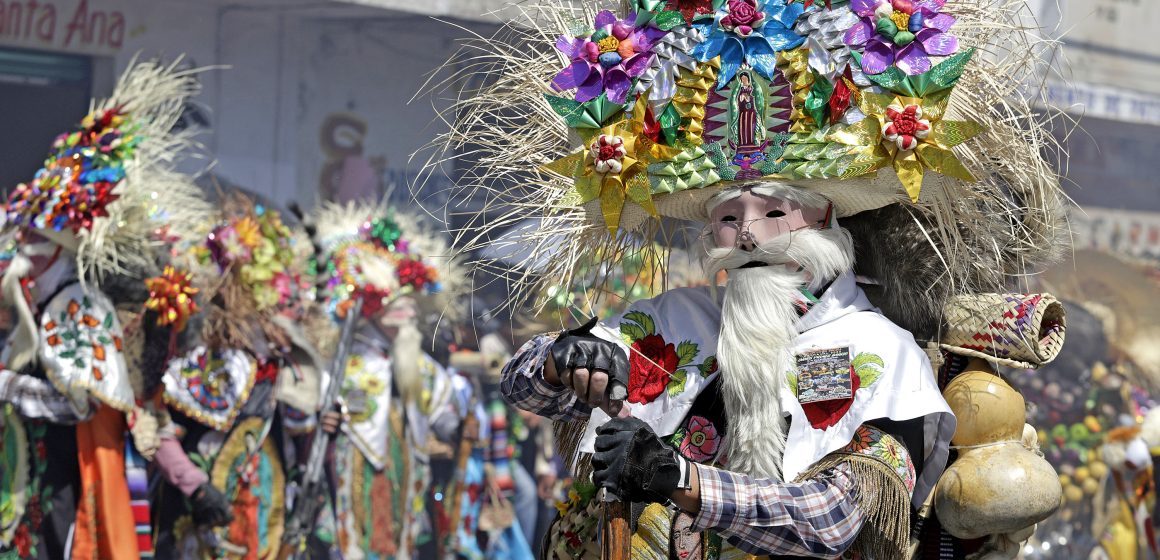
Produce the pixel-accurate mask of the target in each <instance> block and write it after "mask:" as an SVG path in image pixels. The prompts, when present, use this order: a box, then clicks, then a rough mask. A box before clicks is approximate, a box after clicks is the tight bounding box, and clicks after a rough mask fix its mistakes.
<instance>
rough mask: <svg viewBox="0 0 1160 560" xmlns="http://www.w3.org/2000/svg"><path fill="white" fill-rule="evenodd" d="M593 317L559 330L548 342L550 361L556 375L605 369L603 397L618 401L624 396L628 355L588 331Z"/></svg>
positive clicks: (626, 394) (590, 329)
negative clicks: (549, 342)
mask: <svg viewBox="0 0 1160 560" xmlns="http://www.w3.org/2000/svg"><path fill="white" fill-rule="evenodd" d="M597 319H598V318H597V317H593V318H592V319H591V320H589V321H588V322H587V323H585V324H584V325H583V326H581V327H579V328H576V329H572V330H570V331H564V332H563V333H561V334H560V336H559V338H557V339H556V342H554V343H552V361H553V362H555V364H556V371H557V372H558V373H559V374H560V375H563V374H564V372H566V371H568V370H571V369H576V368H585V369H588V370H589V371H592V370H600V371H605V372H608V387H607V388H606V389H605V390H604V397H605V400H606V401H622V400H624V399H625V398H627V397H628V355H627V354H625V353H624V350H621V349H620V347H619V346H617V345H616V344H615V343H612V342H609V341H607V340H604V339H603V338H599V337H597V336H596V335H594V334H592V328H593V327H595V326H596V321H597Z"/></svg>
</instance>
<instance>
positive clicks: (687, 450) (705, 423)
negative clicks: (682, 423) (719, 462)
mask: <svg viewBox="0 0 1160 560" xmlns="http://www.w3.org/2000/svg"><path fill="white" fill-rule="evenodd" d="M720 442H721V438H720V436H718V435H717V427H716V426H714V425H713V423H712V422H710V421H709V420H708V419H707V418H705V417H702V416H693V417H692V418H690V419H689V433H688V434H686V435H685V439H684V441H682V442H681V455H684V456H685V457H688V458H689V459H690V460H692V461H697V462H701V461H708V460H709V459H712V458H713V456H714V454H716V453H717V446H718V444H720Z"/></svg>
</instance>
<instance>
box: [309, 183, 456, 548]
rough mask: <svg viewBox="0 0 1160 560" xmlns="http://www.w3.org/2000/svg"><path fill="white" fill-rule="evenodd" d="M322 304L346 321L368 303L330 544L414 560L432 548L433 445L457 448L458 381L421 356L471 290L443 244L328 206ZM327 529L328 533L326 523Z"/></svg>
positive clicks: (371, 213) (356, 351) (378, 211)
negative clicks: (462, 293)
mask: <svg viewBox="0 0 1160 560" xmlns="http://www.w3.org/2000/svg"><path fill="white" fill-rule="evenodd" d="M311 221H312V222H313V223H314V224H315V227H316V229H317V239H316V242H317V244H318V245H319V246H320V248H321V251H322V254H323V262H322V264H321V265H320V274H322V275H323V280H324V284H325V287H324V288H322V292H321V294H320V296H321V304H322V305H323V306H325V308H326V309H327V310H328V311H329V312H330V313H331V315H332V316H333V317H334V318H335V320H336V321H340V322H341V321H342V320H344V319H345V318H346V314H347V312H348V310H349V309H350V306H351V305H352V304H353V302H354V301H355V299H361V300H362V301H363V306H362V318H361V320H360V322H359V324H358V326H357V328H356V330H355V335H354V340H353V341H352V342H351V347H350V355H349V358H348V360H347V365H346V372H345V378H344V380H343V386H342V390H341V395H342V409H343V422H342V426H341V433H340V434H339V435H338V437H337V439H336V442H335V450H334V457H335V463H334V465H333V469H334V471H333V481H334V486H333V487H334V488H335V496H334V503H333V520H334V527H333V535H332V536H331V537H330V538H329V539H328V540H330V541H332V542H333V543H334V546H335V547H337V549H338V551H339V552H341V553H342V554H343V556H344V557H346V558H370V559H382V558H410V557H416V555H417V549H418V547H419V546H420V545H422V544H423V543H424V542H426V539H429V538H431V527H432V525H431V521H430V517H429V515H428V513H427V508H426V501H427V491H428V488H429V486H430V465H429V461H428V454H427V446H428V440H429V438H431V437H436V438H438V439H440V440H443V441H451V440H452V439H453V436H454V433H455V431H456V429H457V428H458V426H459V420H460V417H461V414H460V413H459V412H457V410H456V407H455V404H454V402H453V399H452V397H453V387H452V382H453V380H452V379H451V377H450V376H449V374H448V373H447V372H446V371H445V370H444V369H443V367H442V366H440V365H439V364H438V363H437V362H436V361H435V360H434V359H432V358H431V357H430V356H428V355H427V354H426V353H424V352H423V351H422V349H421V347H420V344H421V340H422V339H423V334H422V333H421V331H420V329H421V328H427V327H433V326H434V322H432V321H438V320H439V319H440V318H441V317H443V314H444V313H445V312H452V313H453V312H454V309H450V308H449V307H448V305H447V304H448V303H449V302H451V301H454V297H455V294H456V293H458V287H459V286H462V285H463V282H462V280H461V279H460V278H459V273H458V271H457V266H455V263H453V262H452V261H450V260H449V259H446V258H445V256H446V255H447V254H448V251H447V248H446V243H445V242H442V241H441V240H440V239H438V238H437V236H436V235H435V234H434V233H432V232H430V231H427V230H425V229H423V228H420V227H419V226H418V224H417V222H416V221H415V219H414V218H412V217H409V216H406V215H403V214H402V213H400V212H395V211H392V210H390V209H388V208H387V207H386V206H379V205H371V204H365V203H361V204H360V203H354V202H352V203H349V204H346V205H339V204H334V203H326V204H323V205H322V206H321V207H320V208H319V209H318V210H317V212H316V213H315V214H314V216H313V218H312V220H311ZM320 526H324V525H323V521H320Z"/></svg>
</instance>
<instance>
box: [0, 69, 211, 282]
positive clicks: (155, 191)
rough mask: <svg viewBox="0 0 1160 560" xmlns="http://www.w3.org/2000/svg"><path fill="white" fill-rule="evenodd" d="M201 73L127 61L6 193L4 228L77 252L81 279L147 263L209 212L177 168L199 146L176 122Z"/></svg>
mask: <svg viewBox="0 0 1160 560" xmlns="http://www.w3.org/2000/svg"><path fill="white" fill-rule="evenodd" d="M197 72H198V70H183V69H181V68H180V61H177V62H174V63H172V64H168V65H165V64H160V63H157V62H141V63H133V64H131V65H130V67H129V68H128V69H127V70H126V71H125V73H124V74H123V75H122V76H121V77H120V78H119V79H118V81H117V85H116V87H115V88H114V90H113V93H112V95H110V96H109V97H108V98H106V99H102V100H95V101H94V102H93V109H92V110H91V111H90V112H89V114H88V115H86V116H85V117H84V119H82V120H81V121H80V124H79V125H78V126H77V127H76V128H75V129H74V130H72V131H69V132H65V133H63V134H61V135H60V136H58V137H57V138H56V140H55V141H54V142H53V144H52V147H51V150H50V152H49V155H48V157H47V158H45V160H44V166H43V167H42V168H41V169H40V170H38V171H37V172H36V174H35V175H34V176H33V178H32V180H31V181H29V182H28V183H23V184H20V185H18V186H17V187H16V189H15V190H14V191H13V192H12V194H11V196H10V197H9V199H8V203H7V205H6V208H5V211H6V218H7V220H6V224H5V227H6V228H10V229H17V230H23V231H34V232H36V233H38V234H40V235H42V236H44V237H46V238H48V239H50V240H51V241H53V242H54V243H56V244H58V245H60V246H62V247H64V248H66V249H69V250H70V251H73V252H75V253H76V260H77V268H78V272H79V274H80V278H81V280H82V281H89V282H97V281H99V280H100V279H101V278H102V277H103V276H104V275H106V274H109V273H121V272H126V271H134V270H139V269H145V268H148V267H149V266H150V265H151V264H152V262H153V259H154V252H153V250H154V249H157V248H159V247H163V246H165V245H166V244H168V243H169V242H170V238H171V237H172V236H174V235H180V234H182V233H183V232H184V231H185V230H186V229H188V228H190V227H193V225H194V224H197V223H198V222H200V221H202V219H203V217H204V216H205V215H206V213H207V206H206V203H205V201H204V200H203V198H202V197H201V191H200V190H199V189H198V188H197V186H196V185H195V184H194V182H193V178H192V177H191V176H189V175H186V174H184V173H181V172H179V171H178V170H177V169H176V168H177V165H178V163H179V162H180V161H181V160H183V159H184V158H185V157H186V156H187V155H189V154H190V153H194V152H196V148H197V145H196V143H195V142H194V139H193V135H194V134H195V133H196V132H197V131H196V130H193V129H183V130H176V129H175V126H176V125H177V123H178V120H179V118H180V117H181V114H182V112H183V111H184V108H185V103H186V100H187V99H189V98H190V97H192V96H194V95H196V94H197V92H198V90H199V89H200V86H199V85H198V82H197V78H196V74H197Z"/></svg>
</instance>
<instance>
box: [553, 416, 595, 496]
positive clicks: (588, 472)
mask: <svg viewBox="0 0 1160 560" xmlns="http://www.w3.org/2000/svg"><path fill="white" fill-rule="evenodd" d="M587 426H588V424H587V422H586V421H578V420H573V421H571V422H564V421H561V420H556V421H555V422H552V433H553V434H554V435H555V436H556V452H557V453H558V454H559V455H560V457H562V458H563V459H564V460H565V461H566V464H567V465H569V466H572V467H574V468H573V469H572V476H573V477H575V478H576V479H577V480H583V481H588V480H591V479H592V458H591V457H589V456H588V454H584V455H583V456H578V455H579V454H578V453H577V452H578V451H579V449H580V439H581V438H583V437H584V428H585V427H587Z"/></svg>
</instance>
